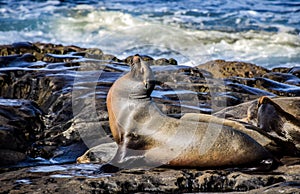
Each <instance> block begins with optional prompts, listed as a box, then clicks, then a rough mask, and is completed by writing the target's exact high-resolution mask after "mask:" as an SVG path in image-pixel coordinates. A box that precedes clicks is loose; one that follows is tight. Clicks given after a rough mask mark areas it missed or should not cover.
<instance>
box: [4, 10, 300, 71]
mask: <svg viewBox="0 0 300 194" xmlns="http://www.w3.org/2000/svg"><path fill="white" fill-rule="evenodd" d="M74 10H75V14H73V15H72V16H69V15H68V14H65V15H59V16H57V15H56V16H55V17H53V18H51V19H49V20H48V21H44V23H42V24H40V25H38V26H37V29H33V30H30V29H24V30H21V31H0V43H1V44H6V43H7V44H10V43H12V42H15V41H32V42H35V41H42V42H47V41H48V42H53V43H62V44H73V45H79V46H83V47H98V48H101V49H103V50H104V51H105V52H108V53H111V54H114V55H117V56H118V57H119V58H124V57H126V56H128V55H130V54H135V53H140V54H146V55H150V56H153V57H156V58H160V57H167V58H170V57H173V58H175V59H177V60H178V61H179V62H180V64H188V65H197V64H200V63H203V62H206V61H208V60H212V59H226V60H240V61H246V62H252V63H256V64H259V65H264V66H266V67H274V66H291V65H297V64H298V65H299V63H300V37H299V35H296V34H292V33H289V30H287V29H284V27H282V29H283V30H281V31H280V32H263V31H254V30H252V31H242V32H222V31H215V30H197V29H187V28H182V27H178V26H176V25H172V24H169V22H164V21H162V22H161V21H155V20H147V19H145V18H143V17H134V16H132V15H130V14H126V13H123V12H119V11H106V10H102V9H98V10H95V9H93V8H92V7H91V6H85V7H83V6H77V7H76V8H74ZM86 10H88V11H86ZM248 14H252V15H253V14H256V13H255V12H248ZM173 17H174V16H173ZM181 19H182V18H181ZM183 19H185V20H187V19H188V18H183ZM198 20H201V18H198Z"/></svg>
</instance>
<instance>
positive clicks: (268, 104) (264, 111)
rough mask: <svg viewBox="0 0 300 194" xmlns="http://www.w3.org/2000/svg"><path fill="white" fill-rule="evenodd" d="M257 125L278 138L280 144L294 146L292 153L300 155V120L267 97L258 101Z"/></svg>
mask: <svg viewBox="0 0 300 194" xmlns="http://www.w3.org/2000/svg"><path fill="white" fill-rule="evenodd" d="M257 125H258V127H259V128H261V129H262V130H264V131H266V132H267V133H268V134H270V135H272V136H273V137H274V138H276V139H277V141H278V143H281V144H283V143H285V142H286V143H289V145H290V146H291V145H293V146H294V148H292V149H290V150H289V151H290V152H294V153H295V154H296V155H298V154H300V152H299V151H300V118H299V117H297V116H295V115H293V114H291V113H289V112H287V111H285V110H284V109H283V108H282V107H281V106H279V105H278V104H277V103H276V102H274V101H273V100H271V99H270V98H268V97H266V96H263V97H260V98H259V99H258V110H257ZM286 145H288V144H286Z"/></svg>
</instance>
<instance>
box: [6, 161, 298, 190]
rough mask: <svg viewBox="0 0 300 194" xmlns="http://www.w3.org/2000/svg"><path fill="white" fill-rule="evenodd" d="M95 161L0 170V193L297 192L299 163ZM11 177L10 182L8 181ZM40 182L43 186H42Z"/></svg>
mask: <svg viewBox="0 0 300 194" xmlns="http://www.w3.org/2000/svg"><path fill="white" fill-rule="evenodd" d="M99 167H100V165H97V164H79V165H78V164H77V165H74V164H69V165H56V166H41V167H31V168H24V169H19V170H15V171H11V172H6V173H2V176H1V177H0V181H1V188H0V192H2V193H6V192H7V193H9V192H14V191H22V192H30V193H34V192H37V193H43V192H49V193H92V192H94V193H95V192H97V193H136V192H156V193H187V192H189V193H191V192H245V191H247V192H249V191H250V192H257V191H268V190H272V191H273V192H278V191H280V190H281V189H284V190H286V191H291V192H288V193H292V192H295V191H296V192H298V191H299V183H300V177H299V172H300V171H299V165H292V166H287V167H286V168H293V169H294V170H293V171H294V173H293V174H287V173H286V171H283V170H284V169H282V170H280V169H279V170H277V172H276V173H275V174H261V173H255V172H252V173H243V172H239V171H236V170H232V169H224V170H197V169H168V168H154V169H149V170H138V169H132V170H122V171H119V172H117V173H113V174H110V175H108V174H97V173H95V169H98V168H99ZM11 180H13V181H11ZM41 185H43V186H42V187H41Z"/></svg>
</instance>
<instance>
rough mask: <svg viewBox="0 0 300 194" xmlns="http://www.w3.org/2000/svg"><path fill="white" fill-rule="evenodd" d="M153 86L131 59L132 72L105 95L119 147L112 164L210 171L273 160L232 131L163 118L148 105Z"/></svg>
mask: <svg viewBox="0 0 300 194" xmlns="http://www.w3.org/2000/svg"><path fill="white" fill-rule="evenodd" d="M154 85H155V81H154V75H153V73H152V70H151V68H150V67H149V66H148V65H147V64H146V63H145V62H144V61H142V60H141V59H140V57H139V56H135V57H134V58H133V59H132V65H131V70H130V72H128V73H127V74H126V75H124V76H123V77H121V78H119V79H118V80H117V81H116V82H115V83H114V84H113V86H112V87H111V89H110V90H109V93H108V96H107V108H108V113H109V123H110V128H111V131H112V135H113V137H114V139H115V141H116V142H117V143H118V144H119V149H118V151H117V154H116V156H115V158H114V159H113V160H112V161H111V164H113V165H117V166H120V167H123V168H131V167H155V166H159V165H163V164H164V165H169V166H187V167H213V166H232V165H242V164H248V163H252V162H256V161H261V160H264V159H268V158H272V156H271V154H270V153H269V152H268V151H267V150H266V149H265V148H264V147H262V146H261V145H260V144H259V143H257V142H256V141H255V140H253V139H252V138H251V137H250V136H248V135H247V134H245V133H243V132H240V131H238V130H236V129H234V128H233V127H228V126H223V125H222V124H219V123H214V122H210V121H206V122H204V121H201V122H195V121H189V120H184V119H176V118H171V117H168V116H166V115H164V114H163V113H162V112H161V111H160V110H159V109H158V108H157V106H156V105H155V103H154V102H153V101H152V100H151V97H150V94H151V92H152V91H153V89H154Z"/></svg>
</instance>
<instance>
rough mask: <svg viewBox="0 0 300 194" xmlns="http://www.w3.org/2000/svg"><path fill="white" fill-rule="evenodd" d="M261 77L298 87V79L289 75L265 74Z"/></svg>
mask: <svg viewBox="0 0 300 194" xmlns="http://www.w3.org/2000/svg"><path fill="white" fill-rule="evenodd" d="M263 77H265V78H268V79H271V80H274V81H277V82H281V83H285V84H290V85H296V86H300V78H299V77H297V76H295V75H293V74H291V73H273V72H271V73H267V74H265V75H263Z"/></svg>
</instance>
